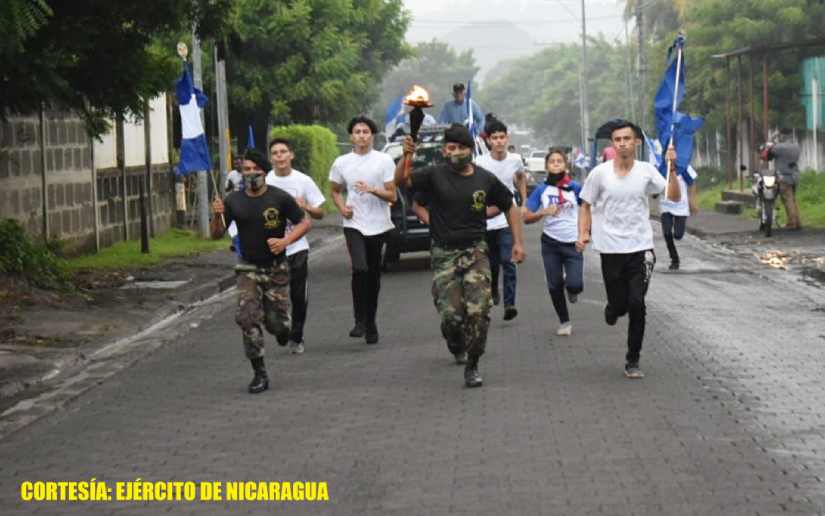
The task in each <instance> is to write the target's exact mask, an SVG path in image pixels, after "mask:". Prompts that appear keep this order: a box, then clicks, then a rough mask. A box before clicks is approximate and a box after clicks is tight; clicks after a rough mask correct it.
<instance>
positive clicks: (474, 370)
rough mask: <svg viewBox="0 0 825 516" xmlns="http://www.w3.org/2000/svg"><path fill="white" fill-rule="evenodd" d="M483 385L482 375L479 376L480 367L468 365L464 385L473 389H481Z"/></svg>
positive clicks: (465, 370) (465, 369)
mask: <svg viewBox="0 0 825 516" xmlns="http://www.w3.org/2000/svg"><path fill="white" fill-rule="evenodd" d="M483 383H484V381H483V380H482V379H481V375H480V374H478V365H471V364H467V367H465V368H464V385H466V386H467V387H469V388H473V387H481V385H482V384H483Z"/></svg>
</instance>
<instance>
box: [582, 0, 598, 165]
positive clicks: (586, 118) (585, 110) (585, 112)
mask: <svg viewBox="0 0 825 516" xmlns="http://www.w3.org/2000/svg"><path fill="white" fill-rule="evenodd" d="M581 5H582V66H581V69H582V80H581V97H582V131H583V132H584V138H583V139H582V146H583V147H582V151H583V152H584V154H585V155H587V148H588V145H587V139H588V137H589V136H590V108H589V107H588V105H587V81H585V74H586V73H587V17H586V13H585V11H584V0H581ZM590 159H591V160H593V159H595V156H590Z"/></svg>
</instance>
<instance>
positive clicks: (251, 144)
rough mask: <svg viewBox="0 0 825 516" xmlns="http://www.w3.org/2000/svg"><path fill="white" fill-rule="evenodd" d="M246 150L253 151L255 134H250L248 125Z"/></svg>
mask: <svg viewBox="0 0 825 516" xmlns="http://www.w3.org/2000/svg"><path fill="white" fill-rule="evenodd" d="M246 148H247V149H254V148H255V133H254V132H252V124H249V130H248V131H247V134H246Z"/></svg>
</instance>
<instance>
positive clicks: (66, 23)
mask: <svg viewBox="0 0 825 516" xmlns="http://www.w3.org/2000/svg"><path fill="white" fill-rule="evenodd" d="M229 4H230V0H193V1H188V2H169V1H166V0H143V1H141V2H99V1H95V0H72V1H69V0H62V1H60V0H52V1H49V2H48V5H46V2H41V1H37V0H30V1H29V2H26V1H25V0H11V2H10V3H9V0H5V1H4V2H3V6H4V7H3V8H2V10H0V12H2V13H4V15H3V16H0V23H2V26H0V29H1V30H2V32H3V33H4V34H8V33H11V34H16V35H17V36H16V37H14V38H12V39H11V40H10V41H11V42H10V43H9V42H7V44H5V45H4V46H3V49H4V52H2V54H0V59H1V60H2V61H0V116H5V115H6V114H7V113H9V112H23V113H27V112H32V111H36V110H38V109H39V108H40V106H42V105H44V104H45V105H52V106H54V107H58V108H62V109H70V110H74V111H76V112H77V113H79V114H80V115H81V116H83V117H84V119H85V121H86V123H87V127H88V129H89V132H90V133H91V134H95V135H97V134H100V133H102V132H103V131H105V130H106V128H107V123H106V119H107V118H111V117H115V116H117V115H118V114H123V113H132V114H135V115H137V116H140V115H141V114H142V113H143V109H144V106H145V105H146V102H148V99H150V98H152V97H154V96H155V95H157V93H158V92H160V91H165V90H168V89H169V88H170V86H171V83H172V81H173V80H174V78H175V76H176V75H177V74H178V73H179V70H180V69H179V65H177V63H176V61H177V58H176V56H174V50H173V49H166V48H164V49H162V50H161V49H159V48H158V47H157V46H153V45H152V44H151V43H152V41H153V40H154V39H155V38H156V37H158V36H161V35H168V34H177V35H180V34H185V33H187V32H189V30H190V27H191V25H192V24H193V23H195V24H197V26H198V32H199V34H200V35H201V37H207V36H210V35H214V34H216V33H219V32H220V28H221V25H222V23H223V21H222V20H223V17H224V15H225V13H226V12H227V9H228V6H229ZM19 6H24V7H25V8H27V9H28V10H27V11H19ZM46 8H48V9H50V11H51V16H49V17H48V18H46V15H47V14H48V12H47V11H46ZM20 12H27V13H29V14H28V15H26V14H24V15H20V14H19V13H20ZM6 13H17V14H16V16H17V18H15V17H14V16H11V17H10V16H6V15H5V14H6ZM37 13H40V14H39V15H38V14H37ZM15 19H24V20H28V22H26V23H22V24H20V23H17V24H15V21H14V20H15Z"/></svg>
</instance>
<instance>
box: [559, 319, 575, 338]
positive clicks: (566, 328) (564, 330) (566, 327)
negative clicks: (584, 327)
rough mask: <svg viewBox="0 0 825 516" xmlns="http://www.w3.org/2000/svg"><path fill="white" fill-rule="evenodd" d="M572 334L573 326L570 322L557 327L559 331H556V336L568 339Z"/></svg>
mask: <svg viewBox="0 0 825 516" xmlns="http://www.w3.org/2000/svg"><path fill="white" fill-rule="evenodd" d="M572 334H573V324H572V323H571V322H569V321H568V322H566V323H562V325H561V326H559V329H558V330H556V335H560V336H562V337H569V336H570V335H572Z"/></svg>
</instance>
